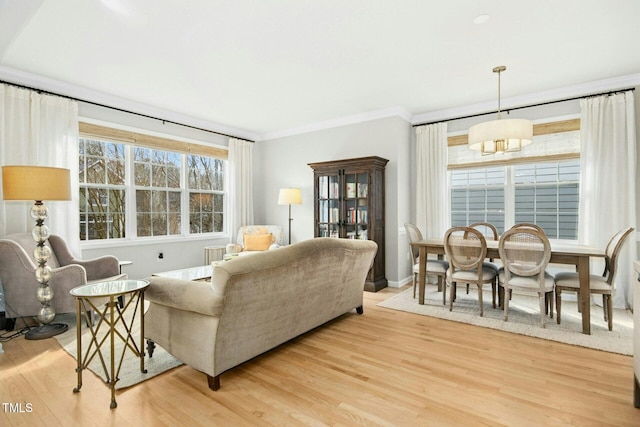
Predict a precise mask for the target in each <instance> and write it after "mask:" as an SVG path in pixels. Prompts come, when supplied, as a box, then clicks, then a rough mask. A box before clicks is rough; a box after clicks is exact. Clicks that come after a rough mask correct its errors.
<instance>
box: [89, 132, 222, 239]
mask: <svg viewBox="0 0 640 427" xmlns="http://www.w3.org/2000/svg"><path fill="white" fill-rule="evenodd" d="M101 132H102V133H101ZM122 135H125V137H123V136H122ZM132 135H133V136H132ZM141 135H144V137H143V138H141V137H140V136H141ZM136 138H138V139H140V140H142V141H144V143H143V144H136V143H135V140H136ZM174 138H175V139H174ZM78 139H79V140H80V139H90V140H96V141H104V142H108V143H115V144H123V145H124V153H125V154H124V156H125V159H124V160H125V184H124V187H125V200H126V206H125V212H124V215H125V222H126V225H125V237H124V238H113V239H110V238H108V239H95V240H81V241H80V245H81V247H82V248H86V249H92V248H98V247H100V248H102V247H110V246H112V247H115V246H127V245H144V244H154V243H157V242H159V241H162V242H167V241H184V240H186V239H189V240H211V239H222V238H224V239H226V238H228V236H229V220H228V207H229V204H228V200H229V167H228V148H227V147H224V148H222V147H219V146H208V145H204V144H203V143H201V142H198V141H195V140H189V139H186V138H178V137H174V136H171V135H162V136H157V135H151V134H142V133H139V132H137V131H134V130H131V129H121V128H119V127H117V125H112V124H109V125H97V124H94V123H89V122H85V121H81V122H80V126H79V133H78ZM153 141H159V142H160V144H159V145H156V146H154V145H153ZM171 142H173V143H175V146H176V147H177V148H178V149H171V145H170V143H171ZM78 143H79V141H78ZM135 147H139V148H149V149H155V150H162V151H169V152H172V153H177V154H178V155H179V156H180V165H181V167H180V186H179V188H177V189H176V190H179V191H180V201H181V208H180V216H181V224H180V233H179V234H172V235H171V234H167V235H159V236H141V237H139V236H138V234H137V208H136V194H135V193H136V189H137V186H136V185H135V183H134V182H133V177H134V176H135V175H134V173H135V161H134V160H135V159H134V150H135ZM182 150H185V151H182ZM189 154H196V155H200V156H206V157H211V158H214V159H219V160H222V161H223V165H224V172H223V189H222V190H216V191H217V192H218V193H222V194H223V226H222V231H219V232H215V231H214V232H205V233H191V232H190V227H189V219H190V207H189V196H190V193H191V192H193V191H194V190H193V189H190V188H189V181H188V170H187V169H188V164H187V157H188V155H189ZM219 154H223V155H219ZM79 173H80V171H79ZM88 186H92V187H94V188H96V187H97V188H103V187H105V186H106V184H104V185H103V184H87V183H79V185H78V188H79V190H80V189H82V188H83V187H88ZM152 188H154V187H152ZM195 191H200V190H195Z"/></svg>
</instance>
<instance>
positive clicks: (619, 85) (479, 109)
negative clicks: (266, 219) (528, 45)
mask: <svg viewBox="0 0 640 427" xmlns="http://www.w3.org/2000/svg"><path fill="white" fill-rule="evenodd" d="M0 79H3V80H6V81H8V82H12V83H15V84H19V85H24V86H30V87H34V88H39V89H42V90H45V91H49V92H53V93H58V94H60V95H64V96H69V97H72V98H77V99H85V100H86V101H87V102H94V103H97V104H102V105H105V106H111V107H112V108H119V109H123V110H129V111H132V112H137V113H140V114H145V115H149V116H152V117H158V118H164V119H165V120H170V121H174V122H176V123H183V124H185V125H188V126H194V127H199V128H202V129H209V130H211V131H213V132H220V133H224V134H229V135H236V136H237V137H239V138H245V139H250V140H253V141H265V140H269V139H275V138H283V137H287V136H293V135H298V134H303V133H309V132H315V131H320V130H325V129H331V128H336V127H341V126H348V125H352V124H357V123H363V122H367V121H371V120H379V119H384V118H388V117H400V118H401V119H403V120H405V121H407V122H408V123H410V124H412V125H415V124H418V123H427V122H435V121H445V120H451V119H452V118H455V117H462V116H467V115H474V114H482V113H484V112H487V114H490V113H491V112H493V111H494V110H495V108H496V105H495V100H492V101H487V102H482V103H477V104H472V105H466V106H462V107H455V108H448V109H444V110H436V111H430V112H426V113H418V114H412V113H411V112H409V111H408V110H407V109H406V108H405V107H402V106H396V107H389V108H384V109H380V110H374V111H368V112H364V113H359V114H353V115H350V116H344V117H338V118H335V119H331V120H326V121H322V122H316V123H311V124H308V125H305V126H300V127H296V128H291V129H283V130H281V131H276V132H267V133H264V134H257V133H254V132H249V131H245V130H242V129H237V128H233V127H230V126H225V125H220V124H217V123H212V122H210V121H208V120H202V119H198V118H195V117H191V116H187V115H184V114H180V113H176V112H174V111H169V110H165V109H162V108H158V107H154V106H152V105H148V104H144V103H140V102H136V101H132V100H129V99H126V98H121V97H117V96H114V95H111V94H108V93H105V92H100V91H96V90H93V89H88V88H85V87H81V86H77V85H74V84H70V83H66V82H62V81H59V80H54V79H51V78H48V77H43V76H38V75H35V74H31V73H27V72H24V71H19V70H15V69H12V68H9V67H5V66H0ZM635 86H640V73H638V74H631V75H627V76H620V77H615V78H612V79H606V80H597V81H594V82H589V83H582V84H577V85H573V86H567V87H563V88H558V89H551V90H546V91H542V92H537V93H532V94H528V95H522V96H516V97H511V98H504V99H502V109H504V110H508V109H510V108H516V107H522V106H526V105H533V104H539V103H543V102H553V101H558V100H562V99H566V98H574V97H580V96H587V95H590V94H593V93H599V92H606V91H613V90H618V89H625V88H628V87H635Z"/></svg>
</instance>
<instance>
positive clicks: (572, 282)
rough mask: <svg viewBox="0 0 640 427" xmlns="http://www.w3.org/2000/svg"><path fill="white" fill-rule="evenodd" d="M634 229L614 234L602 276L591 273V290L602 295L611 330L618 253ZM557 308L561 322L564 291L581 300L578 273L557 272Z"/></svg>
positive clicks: (610, 241)
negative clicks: (573, 294) (574, 294)
mask: <svg viewBox="0 0 640 427" xmlns="http://www.w3.org/2000/svg"><path fill="white" fill-rule="evenodd" d="M632 231H633V227H628V228H624V229H622V230H620V231H618V232H617V233H616V234H614V235H613V237H612V238H611V240H609V243H608V244H607V248H606V249H605V264H604V271H603V272H602V275H601V276H598V275H595V274H591V275H589V292H590V293H592V294H601V295H602V311H604V320H605V322H607V323H608V327H609V330H610V331H611V330H613V301H612V297H613V293H614V292H615V280H614V279H615V277H616V272H617V265H618V254H619V252H620V249H622V246H623V245H624V243H625V241H626V240H627V237H629V235H630V234H631V232H632ZM555 282H556V307H557V308H556V309H557V312H556V313H557V322H558V324H560V313H561V311H562V292H564V291H570V292H575V293H576V295H578V301H580V281H579V280H578V273H575V272H571V271H565V272H561V273H558V274H556V277H555Z"/></svg>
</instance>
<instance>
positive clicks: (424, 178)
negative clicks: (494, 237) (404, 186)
mask: <svg viewBox="0 0 640 427" xmlns="http://www.w3.org/2000/svg"><path fill="white" fill-rule="evenodd" d="M416 175H417V182H416V221H415V222H416V225H417V226H418V228H420V230H421V231H422V233H423V235H424V238H425V239H429V238H434V237H443V236H444V233H445V231H447V229H448V228H449V224H450V214H449V212H450V207H449V191H448V185H447V124H446V123H436V124H432V125H425V126H419V127H417V128H416Z"/></svg>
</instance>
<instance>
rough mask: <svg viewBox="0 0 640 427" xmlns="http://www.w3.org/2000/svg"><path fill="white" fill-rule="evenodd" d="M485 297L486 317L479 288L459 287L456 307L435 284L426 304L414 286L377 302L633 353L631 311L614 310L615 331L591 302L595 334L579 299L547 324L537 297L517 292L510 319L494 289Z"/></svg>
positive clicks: (518, 332)
mask: <svg viewBox="0 0 640 427" xmlns="http://www.w3.org/2000/svg"><path fill="white" fill-rule="evenodd" d="M483 300H484V316H483V317H480V311H479V307H478V291H477V289H470V290H469V294H468V295H467V294H466V292H465V290H464V288H463V289H458V295H457V297H456V301H455V302H454V304H453V311H449V305H448V304H449V293H448V292H447V305H446V306H444V305H442V293H441V292H437V290H436V288H435V287H434V286H427V289H426V291H425V304H424V305H420V304H418V297H417V292H416V298H415V299H414V298H413V289H412V288H409V289H407V290H405V291H403V292H401V293H399V294H397V295H394V296H392V297H390V298H387V299H386V300H384V301H382V302H380V303H378V304H377V305H378V306H379V307H385V308H390V309H393V310H400V311H406V312H409V313H415V314H421V315H425V316H431V317H437V318H439V319H446V320H453V321H455V322H462V323H468V324H470V325H476V326H482V327H485V328H492V329H498V330H501V331H507V332H513V333H517V334H522V335H528V336H532V337H538V338H543V339H546V340H552V341H558V342H563V343H567V344H573V345H579V346H582V347H589V348H593V349H597V350H603V351H608V352H612V353H619V354H625V355H632V354H633V315H632V314H631V312H630V311H627V310H614V315H613V320H614V325H613V331H609V329H608V327H607V323H606V322H605V321H604V317H603V313H602V308H601V307H599V306H597V305H591V335H585V334H583V333H582V317H581V314H580V313H579V312H578V309H577V304H576V302H575V301H566V299H563V302H562V318H561V321H562V323H561V324H560V325H558V324H557V322H556V318H555V314H554V318H553V319H550V318H549V317H547V318H546V320H547V322H546V327H545V328H543V327H542V326H541V323H540V309H539V306H538V299H537V298H536V297H532V296H529V295H515V294H514V295H513V298H512V299H511V301H510V304H509V320H508V321H506V322H505V321H504V320H503V311H502V309H499V308H496V309H494V308H492V307H491V291H490V290H489V291H485V292H484V293H483ZM554 312H555V306H554Z"/></svg>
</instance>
